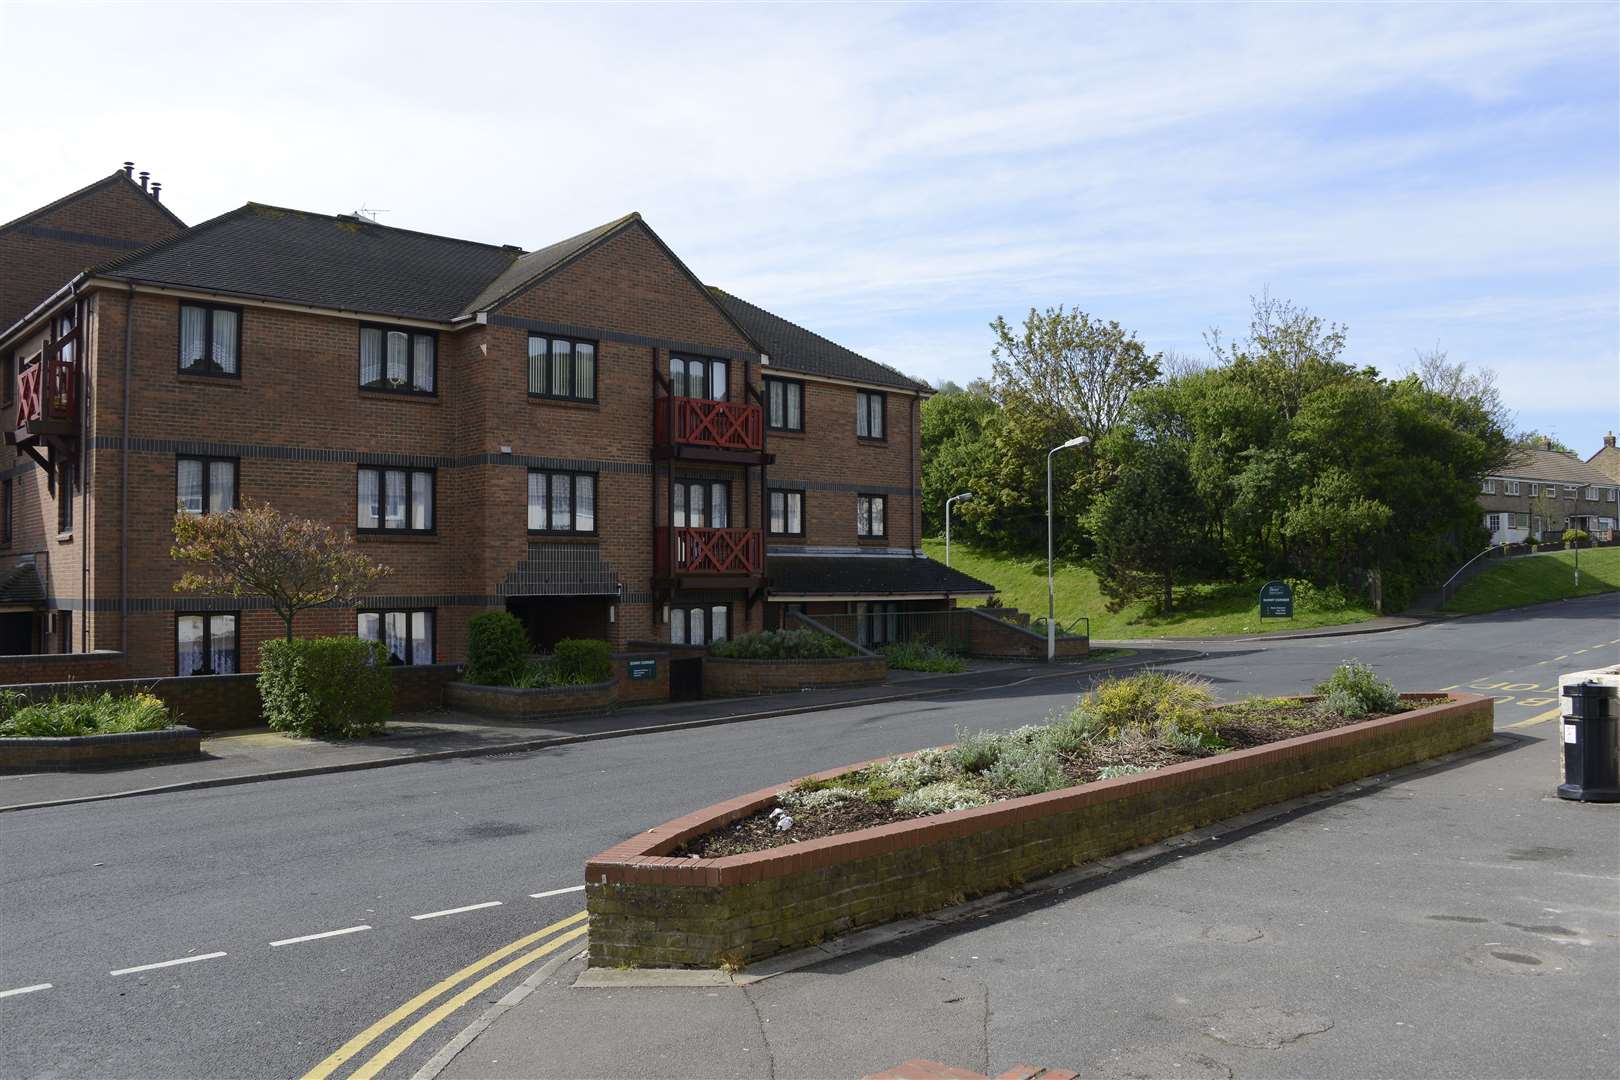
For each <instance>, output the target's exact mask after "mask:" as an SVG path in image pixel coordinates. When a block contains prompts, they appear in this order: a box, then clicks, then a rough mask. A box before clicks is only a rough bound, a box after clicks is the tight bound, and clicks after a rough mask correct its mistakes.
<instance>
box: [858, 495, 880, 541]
mask: <svg viewBox="0 0 1620 1080" xmlns="http://www.w3.org/2000/svg"><path fill="white" fill-rule="evenodd" d="M887 502H888V498H887V497H886V496H883V495H857V496H855V535H856V536H882V535H884V531H883V530H884V522H883V519H884V517H885V514H884V511H885V510H886V509H887V507H886V506H885V505H884V504H885V503H887Z"/></svg>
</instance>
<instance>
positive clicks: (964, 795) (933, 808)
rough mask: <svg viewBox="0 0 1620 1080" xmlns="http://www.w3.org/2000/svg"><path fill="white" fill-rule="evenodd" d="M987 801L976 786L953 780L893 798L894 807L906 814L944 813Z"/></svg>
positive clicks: (929, 785) (988, 799)
mask: <svg viewBox="0 0 1620 1080" xmlns="http://www.w3.org/2000/svg"><path fill="white" fill-rule="evenodd" d="M989 801H990V796H988V795H986V794H985V793H984V792H982V791H980V790H978V789H977V788H974V787H969V786H968V785H967V784H963V783H958V782H957V781H954V780H942V781H940V782H939V783H937V784H928V785H926V786H924V787H920V788H918V789H917V790H916V791H912V792H909V793H907V794H905V795H902V796H900V797H899V798H898V799H896V800H895V802H894V808H895V809H896V810H900V811H903V812H905V813H907V814H946V813H949V812H951V811H952V810H966V809H968V808H970V807H974V806H983V805H984V804H985V803H987V802H989Z"/></svg>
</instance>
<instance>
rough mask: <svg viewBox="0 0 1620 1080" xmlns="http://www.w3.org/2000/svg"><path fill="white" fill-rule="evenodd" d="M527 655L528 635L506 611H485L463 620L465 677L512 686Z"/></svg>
mask: <svg viewBox="0 0 1620 1080" xmlns="http://www.w3.org/2000/svg"><path fill="white" fill-rule="evenodd" d="M528 658H529V635H528V634H527V633H526V632H525V631H524V629H523V624H522V623H521V622H519V621H518V617H517V616H516V615H513V614H512V613H511V612H510V611H486V612H484V613H483V614H482V615H474V616H473V618H472V621H471V622H469V623H468V624H467V681H468V682H470V683H478V684H479V685H481V686H514V685H516V684H517V680H518V678H519V677H520V676H522V674H523V668H524V665H525V664H526V663H527V662H528Z"/></svg>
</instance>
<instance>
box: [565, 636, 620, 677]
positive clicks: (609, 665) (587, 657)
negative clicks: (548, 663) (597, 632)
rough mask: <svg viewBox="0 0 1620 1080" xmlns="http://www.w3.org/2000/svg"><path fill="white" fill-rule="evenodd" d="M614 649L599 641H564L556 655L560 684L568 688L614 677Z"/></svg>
mask: <svg viewBox="0 0 1620 1080" xmlns="http://www.w3.org/2000/svg"><path fill="white" fill-rule="evenodd" d="M612 652H613V647H612V646H611V645H609V644H608V643H607V642H605V641H600V640H598V639H596V638H563V639H562V640H561V641H559V642H557V648H556V650H555V651H554V652H553V653H552V661H553V663H554V664H555V665H556V673H557V681H558V682H559V683H562V684H563V685H566V686H578V685H582V684H585V683H599V682H607V681H608V680H609V679H611V678H613V657H612Z"/></svg>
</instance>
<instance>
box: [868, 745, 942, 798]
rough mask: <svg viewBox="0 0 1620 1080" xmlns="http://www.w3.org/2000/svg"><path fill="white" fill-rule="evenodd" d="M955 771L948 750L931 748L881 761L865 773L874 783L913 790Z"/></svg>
mask: <svg viewBox="0 0 1620 1080" xmlns="http://www.w3.org/2000/svg"><path fill="white" fill-rule="evenodd" d="M955 771H956V770H955V768H954V767H953V763H952V761H951V756H950V754H949V752H948V751H945V750H939V749H930V750H919V751H918V752H917V753H915V754H906V755H903V756H901V757H897V758H891V759H890V760H888V761H880V762H878V763H877V764H876V765H873V766H870V767H869V768H867V769H866V770H865V774H866V776H867V777H868V778H869V780H870V781H871V782H873V783H879V784H884V785H892V786H894V787H900V788H905V789H906V790H907V791H911V790H913V789H915V788H920V787H922V786H924V785H925V784H932V783H935V782H937V781H940V780H944V779H946V778H947V777H948V776H950V775H951V774H952V773H954V772H955Z"/></svg>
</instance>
